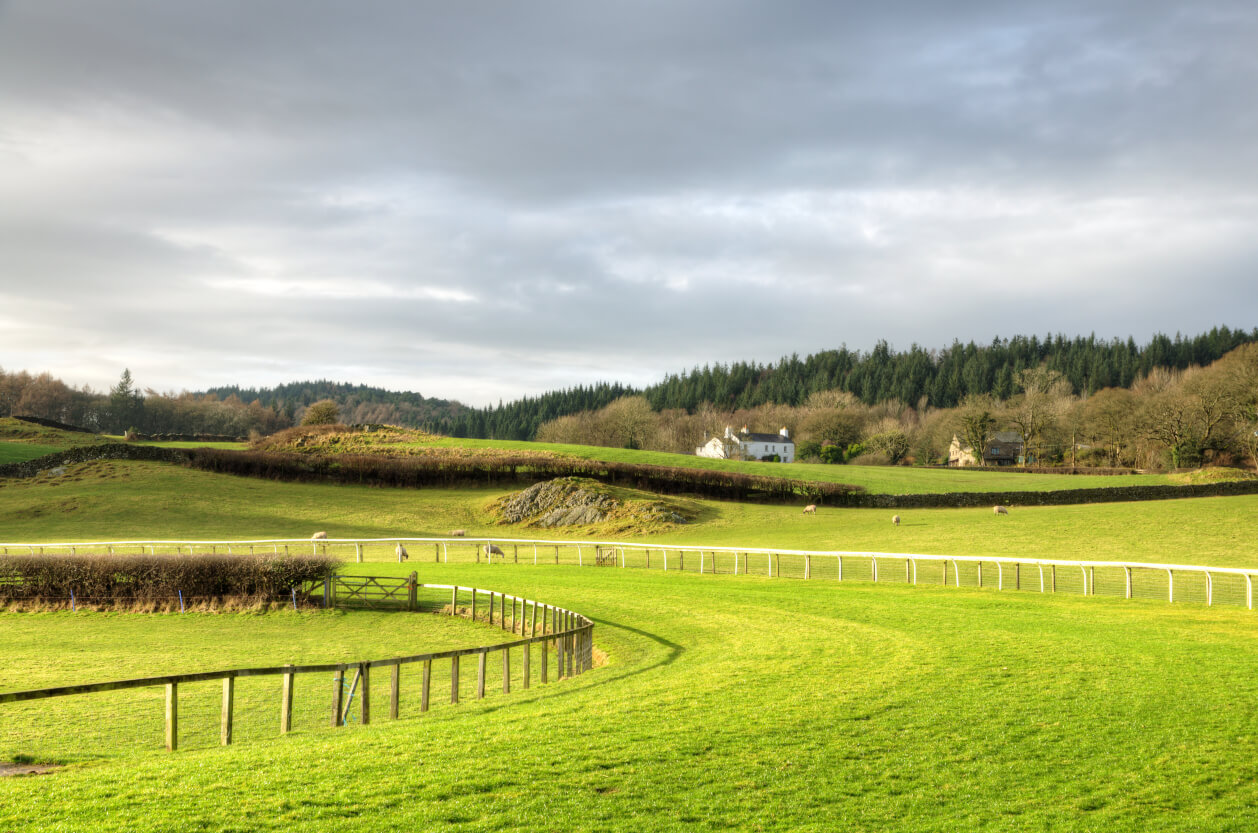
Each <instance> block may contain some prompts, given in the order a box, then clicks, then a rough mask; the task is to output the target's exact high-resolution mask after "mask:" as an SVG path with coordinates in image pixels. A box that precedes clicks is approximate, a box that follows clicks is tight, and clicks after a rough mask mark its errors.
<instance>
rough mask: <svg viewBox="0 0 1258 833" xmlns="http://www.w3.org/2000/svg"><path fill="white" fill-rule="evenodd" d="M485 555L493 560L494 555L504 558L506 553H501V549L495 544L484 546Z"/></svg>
mask: <svg viewBox="0 0 1258 833" xmlns="http://www.w3.org/2000/svg"><path fill="white" fill-rule="evenodd" d="M485 555H488V556H489V557H490V558H493V557H494V556H495V555H503V556H505V555H506V553H505V552H503V551H502V548H501V547H499V546H498V545H497V544H486V545H485Z"/></svg>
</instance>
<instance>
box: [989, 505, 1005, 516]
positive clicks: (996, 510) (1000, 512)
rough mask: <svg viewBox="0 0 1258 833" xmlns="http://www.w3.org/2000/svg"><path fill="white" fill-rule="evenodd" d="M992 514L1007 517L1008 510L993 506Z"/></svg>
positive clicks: (1003, 507)
mask: <svg viewBox="0 0 1258 833" xmlns="http://www.w3.org/2000/svg"><path fill="white" fill-rule="evenodd" d="M992 513H993V514H995V515H1008V514H1009V509H1008V507H1005V506H993V507H992Z"/></svg>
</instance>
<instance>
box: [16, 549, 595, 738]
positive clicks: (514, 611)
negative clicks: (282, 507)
mask: <svg viewBox="0 0 1258 833" xmlns="http://www.w3.org/2000/svg"><path fill="white" fill-rule="evenodd" d="M323 594H324V595H323V598H324V600H325V604H328V605H340V606H346V605H354V604H358V605H365V606H372V607H379V606H394V607H401V608H404V609H406V610H434V611H435V610H441V611H442V612H444V611H445V610H446V602H448V610H449V613H450V615H451V616H454V615H458V614H459V613H460V607H459V605H460V602H465V603H466V604H464V606H463V608H462V610H463V611H465V612H468V613H469V614H470V616H471V618H472V620H473V621H477V620H480V621H484V622H487V623H488V624H490V625H497V626H498V627H500V628H501V629H502V630H508V631H510V632H511V633H512V634H513V635H516V634H518V635H519V636H520V638H519V639H512V640H508V641H506V642H495V643H493V644H489V645H480V646H476V647H471V648H457V649H453V650H447V651H436V652H432V653H426V654H415V655H412V656H403V657H391V658H389V659H377V660H362V661H358V662H350V663H328V664H320V665H282V666H272V667H266V668H234V669H227V670H219V671H203V672H196V673H191V674H173V675H166V676H160V677H143V678H139V679H131V680H111V681H108V682H100V683H87V684H83V685H70V686H57V687H53V688H42V689H32V690H28V691H9V692H0V703H17V702H25V701H31V700H45V699H48V698H50V697H65V696H70V695H77V694H91V693H96V692H105V691H119V690H125V689H138V688H149V687H153V686H165V687H166V732H165V735H166V748H167V749H168V750H170V751H174V750H176V749H177V748H178V745H179V686H180V685H181V684H188V683H198V682H206V681H214V680H221V681H222V685H223V699H222V713H221V721H220V741H221V743H222V744H223V745H229V744H231V743H232V738H233V728H234V712H235V685H236V680H237V679H241V678H247V677H267V676H278V677H281V678H282V680H281V685H280V692H279V693H280V710H279V723H280V734H287V733H288V732H290V731H291V730H292V726H293V704H294V692H295V690H296V686H295V681H296V677H297V676H298V675H303V674H304V675H309V674H325V675H326V674H329V673H330V674H332V675H333V684H332V697H331V704H330V705H331V708H330V710H329V713H330V724H331V725H332V726H343V725H346V723H347V722H348V721H349V720H350V719H351V709H352V708H353V704H354V701H355V699H357V702H358V710H357V711H358V714H357V719H358V722H360V723H362V724H367V723H370V722H371V699H372V698H371V681H372V677H371V671H372V669H373V668H379V669H385V668H387V669H389V672H390V676H389V717H390V718H391V719H397V717H398V714H399V708H400V700H401V696H400V692H401V686H400V678H401V672H402V667H403V666H406V665H411V664H419V666H420V674H421V680H422V683H421V688H420V694H419V711H420V712H421V713H422V712H427V711H428V709H429V705H430V703H431V694H432V690H431V689H432V686H431V683H432V679H433V664H434V663H436V662H443V661H446V660H448V661H449V663H450V664H449V669H450V671H449V674H448V678H449V682H450V703H451V705H455V704H457V703H458V702H459V692H460V670H459V665H460V658H462V657H474V658H475V659H476V689H475V691H476V699H478V700H479V699H481V698H483V697H484V696H485V685H486V677H487V670H488V659H489V655H490V654H494V653H497V654H500V655H501V658H502V660H501V661H502V672H501V680H502V691H503V693H504V694H509V693H510V692H511V681H512V679H513V677H514V676H515V675H514V674H513V673H512V670H511V656H512V652H518V654H519V657H520V662H521V668H520V671H519V676H518V677H517V679H518V680H519V682H520V685H521V687H522V688H526V689H527V688H529V685H530V682H532V680H533V679H534V676H536V678H537V679H538V681H539V682H541V683H543V684H544V683H547V682H549V681H550V674H551V671H552V669H553V671H554V672H555V677H556V679H560V678H563V677H571V676H575V675H578V674H582V673H584V672H585V671H588V670H590V669H591V668H593V666H594V652H593V648H594V623H593V622H592V621H591V620H590V619H588V618H587V617H585V616H583V615H581V614H579V613H576V612H574V611H571V610H567V609H565V608H561V607H556V606H554V605H549V604H545V603H544V602H538V601H534V600H532V599H525V598H522V597H519V596H513V595H511V594H508V593H500V592H497V591H492V590H482V589H478V588H472V587H460V586H458V585H450V584H419V583H418V582H417V581H416V579H415V575H414V574H413V573H412V574H411V576H410V577H408V578H381V577H376V576H339V575H338V576H336V577H335V578H334V579H330V580H329V581H328V582H325V583H324V587H323ZM478 602H479V604H480V610H481V612H483V614H484V615H481V614H480V613H478V610H477V608H478ZM508 605H509V606H510V607H509V608H508ZM495 610H496V614H497V615H496V616H495ZM535 645H538V646H540V657H539V663H538V664H537V669H536V671H535V670H534V668H533V662H532V658H533V646H535ZM551 651H553V652H554V660H553V665H552V660H551V657H550V654H551Z"/></svg>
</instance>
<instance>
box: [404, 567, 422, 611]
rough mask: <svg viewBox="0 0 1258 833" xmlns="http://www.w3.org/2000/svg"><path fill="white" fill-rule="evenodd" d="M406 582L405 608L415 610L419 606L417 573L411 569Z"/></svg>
mask: <svg viewBox="0 0 1258 833" xmlns="http://www.w3.org/2000/svg"><path fill="white" fill-rule="evenodd" d="M406 582H407V583H406V609H407V610H415V609H416V608H417V607H418V606H419V604H418V603H419V573H418V572H417V571H414V570H412V571H411V574H410V576H408V577H407V580H406Z"/></svg>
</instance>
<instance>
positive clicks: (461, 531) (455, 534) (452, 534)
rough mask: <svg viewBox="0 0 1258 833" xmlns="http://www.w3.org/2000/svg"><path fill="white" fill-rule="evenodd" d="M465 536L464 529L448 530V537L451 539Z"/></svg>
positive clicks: (465, 531)
mask: <svg viewBox="0 0 1258 833" xmlns="http://www.w3.org/2000/svg"><path fill="white" fill-rule="evenodd" d="M466 534H467V530H466V529H452V530H450V537H451V538H462V537H463V536H464V535H466Z"/></svg>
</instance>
